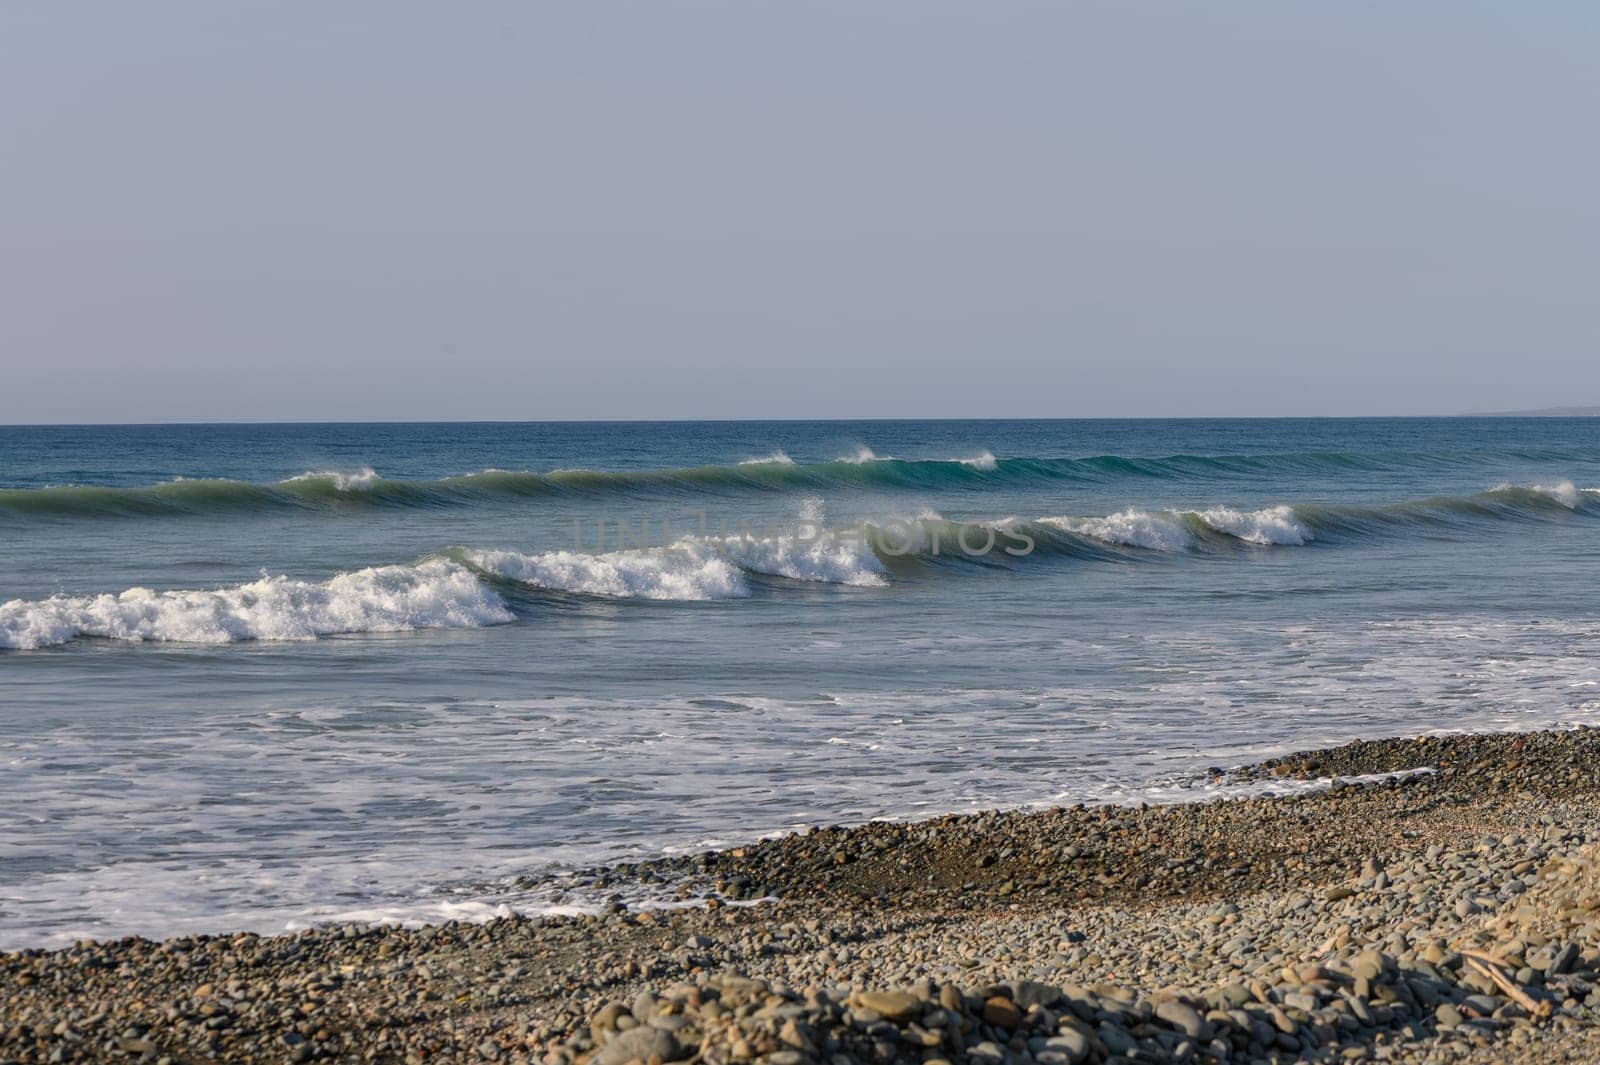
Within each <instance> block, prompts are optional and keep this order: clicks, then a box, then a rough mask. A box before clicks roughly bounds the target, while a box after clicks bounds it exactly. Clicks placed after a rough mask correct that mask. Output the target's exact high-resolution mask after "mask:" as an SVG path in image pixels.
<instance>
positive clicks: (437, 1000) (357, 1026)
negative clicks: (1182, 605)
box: [0, 727, 1600, 1065]
mask: <svg viewBox="0 0 1600 1065" xmlns="http://www.w3.org/2000/svg"><path fill="white" fill-rule="evenodd" d="M1422 768H1431V769H1432V770H1434V771H1433V772H1431V773H1426V774H1409V775H1400V776H1386V777H1383V778H1380V779H1376V780H1370V781H1367V782H1362V783H1341V782H1337V781H1336V782H1335V783H1334V784H1333V785H1331V786H1330V787H1328V788H1325V789H1322V790H1315V791H1309V790H1307V791H1299V792H1296V793H1294V794H1290V795H1284V796H1259V797H1242V798H1241V797H1234V798H1219V799H1213V800H1209V801H1203V802H1186V803H1180V804H1175V805H1154V806H1148V805H1147V806H1141V807H1123V806H1074V807H1061V808H1053V809H1038V808H1028V809H1019V810H1011V811H995V812H988V813H977V814H953V815H946V816H942V817H936V818H931V819H928V820H922V821H910V822H898V821H896V822H881V821H880V822H869V823H867V824H864V825H858V826H854V827H849V828H825V829H819V830H814V831H810V832H806V833H803V834H793V835H787V836H781V837H777V838H771V839H766V840H762V841H759V842H757V843H752V844H748V845H745V846H742V847H734V848H731V849H728V850H724V851H716V852H709V853H704V854H694V855H686V856H674V857H665V858H656V859H650V860H646V861H642V862H637V863H630V864H628V865H622V866H614V867H609V868H599V869H592V870H581V871H578V872H577V873H574V874H571V875H572V876H574V877H577V878H579V879H580V880H581V879H585V878H586V879H587V881H588V882H587V884H586V890H590V891H595V892H616V893H622V892H625V891H627V890H629V889H637V888H641V887H642V888H645V889H648V890H649V891H651V892H655V893H662V892H670V891H676V892H678V893H680V894H682V895H683V896H684V897H685V898H689V897H692V896H695V895H703V896H708V897H709V899H710V901H709V902H707V903H704V904H700V905H694V906H687V907H685V908H681V909H666V910H646V911H639V912H635V911H629V910H627V909H626V908H625V907H622V906H621V905H620V903H618V902H613V903H612V904H611V905H610V906H609V907H607V909H608V910H609V912H605V913H601V914H594V915H586V916H574V917H550V916H545V917H507V918H497V919H494V920H491V921H489V922H487V923H484V924H476V925H475V924H464V923H459V922H447V923H445V924H440V925H432V926H426V927H423V928H417V929H402V928H396V927H388V926H386V927H365V926H357V925H347V926H341V927H335V928H323V929H316V930H311V931H307V932H301V933H297V934H292V935H284V936H277V937H261V936H256V935H253V934H248V933H244V934H239V935H235V936H191V937H180V938H177V939H170V940H165V941H163V942H160V943H154V942H151V941H147V940H140V939H124V940H116V941H108V942H103V943H94V944H80V945H78V946H75V947H70V948H66V949H61V950H53V951H46V950H24V951H17V952H13V953H9V954H3V955H0V1062H11V1061H16V1062H34V1061H41V1062H42V1061H51V1060H59V1061H75V1060H118V1061H128V1060H144V1061H152V1062H154V1061H160V1060H163V1059H164V1060H168V1061H171V1062H174V1063H176V1062H189V1061H201V1060H211V1059H221V1060H234V1061H263V1062H264V1061H284V1060H291V1061H304V1060H375V1061H395V1062H405V1061H417V1062H422V1061H454V1060H489V1061H549V1062H552V1063H553V1065H555V1063H566V1062H573V1061H587V1060H590V1059H591V1058H592V1059H593V1060H594V1061H596V1062H598V1063H599V1065H622V1063H623V1062H626V1061H628V1060H630V1058H635V1057H636V1058H639V1059H640V1060H644V1061H649V1060H651V1059H652V1058H659V1059H661V1060H688V1059H690V1058H695V1059H697V1060H703V1061H706V1062H732V1061H759V1060H768V1061H771V1062H772V1063H773V1065H786V1063H787V1065H793V1063H794V1062H798V1061H808V1060H818V1061H831V1060H835V1058H836V1055H839V1054H843V1055H845V1056H846V1057H847V1058H849V1059H851V1060H866V1059H873V1060H883V1061H901V1060H903V1061H908V1062H913V1061H914V1062H922V1061H931V1060H948V1061H961V1060H970V1061H985V1062H993V1063H995V1065H999V1063H1000V1062H1002V1061H1017V1062H1023V1061H1029V1060H1031V1061H1038V1062H1040V1063H1041V1065H1045V1063H1054V1062H1059V1061H1066V1062H1072V1063H1077V1062H1095V1061H1106V1060H1118V1061H1128V1060H1144V1061H1163V1060H1195V1061H1206V1060H1213V1061H1224V1060H1226V1061H1252V1060H1262V1061H1267V1060H1285V1061H1287V1060H1318V1061H1336V1060H1338V1061H1360V1060H1395V1061H1413V1060H1416V1061H1469V1060H1470V1061H1479V1060H1481V1061H1486V1062H1487V1061H1511V1060H1524V1059H1525V1060H1539V1061H1546V1060H1550V1061H1559V1060H1573V1061H1587V1060H1594V1059H1595V1058H1597V1057H1600V1010H1592V1009H1591V1008H1590V1006H1589V1004H1588V1000H1589V996H1588V990H1587V988H1588V981H1589V979H1591V978H1596V979H1600V971H1597V970H1600V876H1597V875H1596V874H1595V872H1594V868H1593V866H1592V865H1590V864H1589V863H1590V860H1591V857H1592V856H1593V857H1600V854H1594V855H1592V854H1591V850H1592V848H1593V847H1595V846H1597V845H1600V844H1597V843H1596V842H1594V841H1600V804H1597V803H1596V802H1595V801H1594V800H1595V798H1596V797H1597V796H1600V730H1596V729H1591V728H1585V727H1580V728H1577V729H1574V730H1570V731H1549V732H1532V733H1504V732H1496V733H1486V734H1466V735H1442V736H1426V737H1419V738H1415V739H1391V740H1377V741H1362V742H1357V743H1352V744H1347V745H1344V746H1342V747H1337V748H1332V749H1328V750H1323V751H1311V752H1301V753H1298V754H1292V755H1286V756H1283V757H1279V758H1274V759H1270V760H1268V761H1265V762H1262V763H1259V764H1257V765H1255V766H1249V767H1245V768H1243V769H1240V770H1235V771H1231V772H1229V773H1228V774H1226V778H1227V779H1228V780H1229V781H1230V783H1231V782H1239V783H1267V782H1272V781H1305V780H1311V779H1316V778H1319V777H1327V776H1333V777H1339V778H1345V777H1369V776H1372V775H1374V774H1406V773H1407V772H1408V771H1411V770H1417V769H1422ZM757 900H764V901H759V902H757ZM735 903H756V904H754V905H734V904H735ZM1591 903H1593V905H1592V906H1591V905H1590V904H1591ZM1580 918H1581V919H1580ZM1497 922H1498V923H1497ZM1469 943H1470V944H1475V945H1474V946H1468V945H1466V944H1469ZM1479 948H1482V949H1479ZM1474 955H1482V956H1483V957H1486V958H1489V959H1491V960H1488V961H1480V960H1478V959H1477V958H1476V957H1474ZM1569 955H1570V957H1569ZM1595 1005H1596V1006H1597V1007H1600V996H1596V997H1595ZM1546 1012H1548V1014H1549V1015H1548V1016H1545V1015H1544V1014H1545V1013H1546ZM1519 1014H1520V1015H1519ZM1130 1052H1131V1053H1132V1054H1133V1055H1134V1056H1133V1057H1131V1058H1130V1057H1129V1056H1128V1054H1129V1053H1130ZM1562 1055H1569V1058H1563V1057H1562Z"/></svg>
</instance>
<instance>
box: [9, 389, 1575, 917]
mask: <svg viewBox="0 0 1600 1065" xmlns="http://www.w3.org/2000/svg"><path fill="white" fill-rule="evenodd" d="M1597 489H1600V419H1394V420H1385V419H1361V420H1307V421H1301V420H1265V421H1226V420H1211V421H1026V422H1000V421H978V422H949V421H941V422H910V421H893V422H816V423H801V422H715V423H700V424H695V423H652V424H646V423H599V424H463V425H444V424H411V425H367V424H361V425H263V426H237V425H230V426H149V427H139V426H133V427H15V428H0V537H3V542H4V545H5V548H4V551H3V552H0V853H3V854H4V855H5V859H6V860H5V861H4V862H0V946H6V947H15V946H24V945H48V944H55V943H61V942H64V941H68V940H71V939H73V938H77V937H81V936H114V935H122V934H132V933H139V934H144V935H152V936H154V935H161V934H169V933H175V932H182V931H229V930H236V929H239V928H251V929H255V930H259V931H276V930H282V929H285V928H293V927H299V926H302V925H305V924H308V923H315V922H318V921H328V920H341V919H396V920H416V919H428V918H437V917H442V916H450V915H461V916H476V915H482V914H487V913H492V912H496V910H497V908H500V907H506V906H512V907H529V908H537V907H539V906H542V905H548V904H549V902H550V900H549V899H547V898H543V897H540V896H537V895H530V894H527V893H525V892H521V893H519V889H515V888H513V887H512V886H511V885H512V883H513V881H514V878H516V877H517V876H518V875H519V874H523V873H529V872H537V871H540V870H543V869H549V868H552V867H560V866H561V865H562V864H563V863H572V862H588V861H593V860H601V859H618V858H627V857H632V856H639V855H647V854H653V853H659V852H661V851H662V850H669V849H677V848H687V847H696V846H702V845H705V844H707V843H709V842H713V841H732V840H739V839H748V838H753V837H755V836H758V835H761V834H763V833H767V832H772V831H778V830H782V829H785V828H792V827H795V826H799V825H804V824H810V823H834V822H841V821H857V820H862V819H867V818H872V817H902V816H914V815H917V814H932V813H935V812H942V811H947V810H957V809H970V808H973V807H985V806H996V805H1018V804H1030V803H1041V802H1052V801H1077V800H1088V801H1094V800H1111V801H1121V800H1130V801H1131V800H1137V799H1138V798H1140V797H1142V796H1148V795H1155V794H1159V795H1170V794H1192V795H1201V794H1207V792H1206V791H1205V785H1204V784H1203V783H1201V782H1202V781H1203V779H1204V777H1203V771H1204V769H1205V768H1206V767H1207V766H1210V765H1216V764H1226V763H1230V762H1239V761H1242V760H1245V759H1247V758H1251V757H1255V756H1258V755H1262V754H1265V753H1268V752H1271V751H1277V750H1283V749H1286V748H1293V747H1299V746H1304V745H1308V744H1315V743H1323V742H1335V741H1340V740H1345V739H1349V738H1352V737H1356V736H1377V735H1386V734H1397V733H1409V732H1416V731H1423V730H1433V729H1465V728H1503V727H1533V726H1537V725H1545V724H1552V723H1560V722H1570V721H1578V720H1586V719H1593V718H1594V717H1595V712H1596V711H1597V710H1600V664H1597V660H1596V656H1595V653H1594V652H1595V650H1596V647H1597V643H1596V641H1597V637H1600V619H1597V611H1596V607H1595V596H1594V575H1595V563H1596V560H1597V559H1600V552H1597V542H1600V540H1597V533H1600V491H1597Z"/></svg>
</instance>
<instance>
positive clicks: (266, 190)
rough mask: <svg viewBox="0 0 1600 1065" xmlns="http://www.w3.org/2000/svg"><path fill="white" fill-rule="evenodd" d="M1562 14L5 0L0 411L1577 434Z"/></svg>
mask: <svg viewBox="0 0 1600 1065" xmlns="http://www.w3.org/2000/svg"><path fill="white" fill-rule="evenodd" d="M1597 47H1600V5H1595V4H1591V3H1576V2H1553V0H1552V2H1545V3H1539V4H1530V5H1521V4H1504V3H1496V4H1491V3H1478V2H1471V0H1466V2H1463V0H1448V2H1444V0H1440V2H1426V0H1418V2H1413V3H1408V4H1384V3H1377V2H1366V0H1347V2H1341V3H1337V4H1332V3H1311V2H1296V0H1261V2H1251V0H1225V2H1221V3H1218V2H1216V0H1207V2H1203V3H1202V2H1192V3H1178V2H1169V3H1153V2H1142V0H1107V2H1103V3H1101V2H1071V0H1054V2H1049V3H1030V2H1007V0H996V2H993V3H971V2H968V3H946V2H942V0H865V2H864V0H848V2H832V0H805V2H791V3H783V4H780V3H776V2H764V0H730V2H724V3H708V2H694V0H682V2H675V0H651V2H646V0H639V2H635V3H613V2H609V0H583V2H582V3H570V2H566V3H540V2H528V0H518V2H511V3H500V2H494V0H476V2H469V3H463V4H439V3H411V2H405V0H384V2H381V3H378V2H359V0H346V2H341V3H338V4H314V3H310V2H269V3H251V2H245V0H231V2H229V3H226V4H217V3H214V2H212V0H206V2H177V0H153V2H151V3H142V4H128V3H123V2H117V3H109V2H106V3H87V2H74V0H62V2H60V3H49V4H7V5H4V6H3V7H0V144H3V145H4V147H3V149H0V422H13V423H14V422H33V423H38V422H109V421H136V422H149V421H167V420H174V421H178V420H181V421H228V420H246V421H269V420H389V419H395V420H402V419H442V420H452V419H474V418H483V419H513V420H522V419H527V420H543V419H564V418H768V417H770V418H823V417H846V418H847V417H1008V416H1016V417H1033V416H1037V417H1096V416H1106V417H1112V416H1118V417H1120V416H1224V415H1345V414H1349V415H1356V414H1448V413H1459V412H1464V411H1475V410H1497V409H1508V408H1531V407H1543V406H1548V405H1554V404H1597V403H1600V284H1597V282H1600V193H1597V192H1596V190H1597V189H1600V137H1597V136H1596V135H1595V120H1596V119H1595V116H1596V115H1597V114H1600V63H1596V62H1595V54H1596V48H1597Z"/></svg>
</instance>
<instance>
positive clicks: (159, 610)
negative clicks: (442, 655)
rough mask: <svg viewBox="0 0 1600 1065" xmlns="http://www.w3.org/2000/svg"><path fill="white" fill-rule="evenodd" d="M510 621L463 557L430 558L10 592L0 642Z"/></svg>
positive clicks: (43, 643) (232, 636)
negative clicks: (197, 584) (190, 585)
mask: <svg viewBox="0 0 1600 1065" xmlns="http://www.w3.org/2000/svg"><path fill="white" fill-rule="evenodd" d="M512 620H514V618H513V616H512V614H511V611H510V610H509V609H508V608H507V607H506V604H505V602H504V601H503V600H502V599H501V598H500V596H499V595H497V594H496V593H495V592H494V590H493V589H491V588H489V587H487V586H485V585H484V584H483V583H482V582H481V581H479V580H478V579H477V578H476V577H475V576H473V574H472V573H471V571H470V570H468V569H467V568H466V567H465V566H461V565H459V564H457V563H455V562H451V561H449V560H446V559H439V558H434V559H427V560H424V561H423V562H420V563H418V564H416V565H414V566H376V567H373V568H371V569H363V570H356V571H354V572H350V573H341V574H338V575H337V576H334V577H332V578H330V579H328V580H326V581H321V582H309V581H300V580H291V579H289V578H287V577H267V576H263V577H262V578H261V579H260V580H256V581H251V582H249V583H248V584H240V585H236V586H233V587H228V588H215V589H202V590H178V591H152V590H150V589H148V588H130V589H128V590H127V591H125V592H121V593H120V594H109V593H108V594H103V595H89V596H67V595H57V596H52V597H51V598H49V599H38V600H31V601H29V600H22V599H13V600H11V601H10V602H8V603H4V604H0V648H12V649H20V650H32V649H35V648H40V647H50V646H54V645H57V644H63V643H67V642H69V641H71V640H75V639H78V638H79V637H83V636H93V637H100V638H102V639H108V640H129V641H134V642H143V641H160V642H181V643H203V644H220V643H233V642H236V641H240V640H312V639H316V638H317V637H319V636H331V635H335V634H339V633H357V632H404V631H408V630H412V629H467V628H479V627H482V626H485V625H499V624H503V623H505V622H508V621H512Z"/></svg>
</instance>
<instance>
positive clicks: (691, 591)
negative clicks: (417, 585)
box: [466, 540, 750, 601]
mask: <svg viewBox="0 0 1600 1065" xmlns="http://www.w3.org/2000/svg"><path fill="white" fill-rule="evenodd" d="M466 558H467V560H468V561H469V562H471V563H472V564H473V565H474V566H477V567H478V568H480V569H482V570H485V571H487V572H489V573H493V574H495V575H497V576H500V577H505V578H507V579H509V580H513V581H518V582H520V583H522V584H527V585H531V586H532V587H535V588H544V589H546V590H549V591H559V592H574V593H577V594H580V595H599V596H606V597H608V598H613V599H673V600H680V601H690V600H709V599H735V598H740V597H743V596H747V595H749V594H750V589H749V588H748V587H747V586H746V584H745V581H744V575H743V574H742V573H741V571H740V570H739V567H738V566H735V565H734V564H733V563H731V562H729V561H728V560H727V559H725V558H723V557H722V556H721V555H720V554H718V553H717V552H716V551H715V550H713V549H712V548H710V547H709V546H707V545H706V544H704V543H701V542H700V541H697V540H680V541H678V542H677V543H675V544H673V545H672V546H670V547H652V548H639V549H637V550H632V551H612V552H610V553H608V554H604V555H591V554H584V553H582V552H578V551H546V552H544V553H542V554H537V555H527V554H523V553H521V552H519V551H503V550H489V551H469V552H467V555H466Z"/></svg>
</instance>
